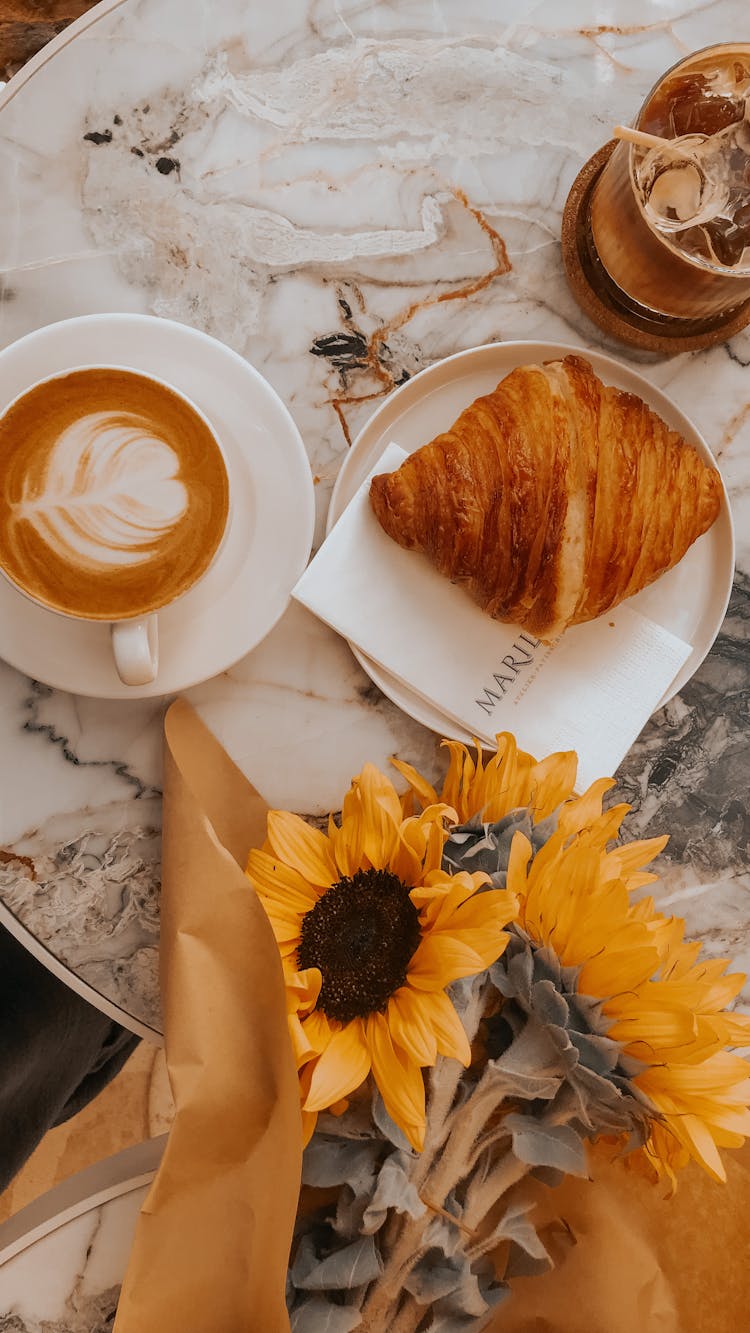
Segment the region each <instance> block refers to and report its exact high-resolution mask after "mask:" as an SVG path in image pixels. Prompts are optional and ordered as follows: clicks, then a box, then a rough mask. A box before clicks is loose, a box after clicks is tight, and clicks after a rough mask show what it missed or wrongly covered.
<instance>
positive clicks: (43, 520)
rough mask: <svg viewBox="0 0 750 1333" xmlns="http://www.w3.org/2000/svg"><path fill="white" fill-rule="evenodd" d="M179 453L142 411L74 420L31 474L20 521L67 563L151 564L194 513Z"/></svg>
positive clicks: (96, 414)
mask: <svg viewBox="0 0 750 1333" xmlns="http://www.w3.org/2000/svg"><path fill="white" fill-rule="evenodd" d="M179 471H180V462H179V459H178V457H177V455H176V454H175V452H174V450H173V449H172V448H171V447H170V446H169V444H167V442H166V441H165V440H163V439H160V438H159V436H158V435H157V434H156V433H155V430H154V426H153V423H152V422H150V421H147V420H146V419H145V418H142V417H139V416H137V415H136V414H135V413H131V412H122V413H118V414H115V413H110V412H93V413H91V414H90V415H89V416H86V417H83V418H82V419H81V420H80V421H74V422H73V423H72V424H71V425H70V426H68V427H67V429H66V430H64V431H63V432H62V434H61V435H60V436H59V438H58V440H57V442H56V443H55V444H54V445H53V447H52V449H51V450H50V452H49V454H48V455H47V459H46V465H45V467H44V470H43V471H42V472H41V475H38V476H37V475H35V476H31V475H27V476H26V477H25V478H24V484H23V490H22V494H21V499H20V502H19V504H18V505H17V507H16V509H15V514H14V517H15V518H17V519H25V520H26V521H27V522H28V523H29V524H30V525H31V526H32V527H33V528H34V529H35V530H36V532H37V534H38V536H39V537H40V538H41V539H42V540H43V541H44V542H46V543H47V545H48V546H49V547H50V548H51V550H52V551H54V553H55V555H56V556H57V557H58V558H59V559H64V560H68V561H71V562H73V563H75V564H81V565H85V566H88V567H89V568H97V567H99V568H102V569H106V568H109V567H112V566H119V565H134V564H139V563H142V562H143V561H146V560H149V559H150V558H151V554H152V552H153V550H154V547H155V546H156V545H157V544H158V542H159V541H160V540H161V539H162V538H163V537H164V536H165V535H166V534H167V533H168V532H169V531H170V530H171V529H172V528H174V527H175V525H176V524H177V523H178V522H179V520H180V519H181V518H182V516H183V514H184V513H185V510H186V509H187V503H188V496H187V490H186V487H185V485H184V484H183V482H182V481H181V480H180V477H179Z"/></svg>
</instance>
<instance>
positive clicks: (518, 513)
mask: <svg viewBox="0 0 750 1333" xmlns="http://www.w3.org/2000/svg"><path fill="white" fill-rule="evenodd" d="M721 494H722V487H721V480H720V478H719V474H718V472H717V471H716V469H715V468H712V467H708V466H707V465H706V464H705V463H704V462H703V460H702V458H701V457H700V456H699V455H698V454H697V453H696V451H695V449H693V448H692V446H691V445H689V444H687V443H686V441H685V440H683V439H682V437H681V436H680V435H678V434H677V432H676V431H673V430H670V428H669V427H668V426H667V425H666V424H665V423H664V422H663V421H662V420H661V418H660V417H658V416H657V415H656V413H655V412H652V411H651V409H650V408H649V407H647V406H646V404H645V403H644V402H642V400H641V399H640V398H638V397H637V396H636V395H635V394H632V393H624V392H623V391H622V390H621V389H615V388H613V387H611V386H608V385H605V384H603V383H602V381H601V380H600V379H599V377H598V376H597V375H596V374H595V373H594V371H593V370H592V368H591V366H590V365H589V363H588V361H586V360H584V359H583V358H582V357H580V356H566V357H565V359H564V360H563V361H552V362H548V363H547V364H546V365H543V366H521V367H519V368H518V369H517V370H514V371H512V372H511V374H509V375H508V376H507V377H506V379H504V380H502V382H501V383H500V384H498V386H497V388H496V389H494V390H493V392H492V393H489V394H487V395H486V396H485V397H483V398H477V399H476V401H475V402H473V403H472V404H471V406H470V407H467V408H466V410H465V411H464V412H462V413H461V415H460V417H459V418H458V420H457V421H456V422H455V423H454V425H453V426H452V428H451V429H450V430H449V431H446V432H445V434H443V435H438V436H437V437H436V438H435V439H434V440H433V441H432V442H431V443H430V444H427V445H425V446H424V447H423V448H422V449H418V450H417V452H416V453H414V454H412V455H410V457H409V458H407V459H405V460H404V462H403V463H402V465H401V467H400V468H399V469H398V470H397V471H396V472H391V473H386V474H384V475H381V476H377V477H373V480H372V483H371V487H370V500H371V503H372V507H373V509H374V511H375V513H376V515H377V517H378V520H379V521H380V523H381V525H382V527H383V528H384V529H385V531H386V532H387V533H388V535H389V536H390V537H392V538H393V539H394V541H397V542H398V543H399V545H400V546H403V547H405V548H406V549H407V550H413V551H423V552H424V553H425V554H426V555H427V556H428V557H429V559H430V560H431V561H432V563H433V564H434V565H435V566H436V568H437V569H438V570H439V571H440V573H441V574H444V575H445V576H446V577H447V578H449V579H451V580H453V581H454V582H456V583H460V584H462V585H463V586H464V587H465V588H466V589H467V591H468V592H469V593H470V594H471V596H472V597H473V598H474V600H475V601H476V602H478V604H479V605H480V606H481V607H482V609H483V610H484V611H486V612H487V613H488V614H489V615H491V616H493V617H495V619H497V620H504V621H509V622H511V623H512V624H515V625H520V626H522V627H523V628H524V629H527V630H529V631H530V632H531V633H532V634H534V635H535V636H536V637H537V638H541V639H547V640H549V639H553V638H555V637H556V636H557V635H558V634H561V633H562V631H563V630H565V629H567V627H568V626H569V625H577V624H580V623H581V622H583V621H586V620H593V619H594V618H595V617H596V616H600V615H603V614H604V613H605V612H607V611H610V610H611V609H612V608H613V607H614V606H617V605H618V603H619V602H621V601H623V600H624V598H626V597H632V596H633V594H635V593H637V592H640V590H641V589H642V588H645V587H646V586H647V585H648V584H649V583H653V581H654V579H657V578H658V577H659V575H660V574H663V573H664V572H665V571H666V570H668V569H671V568H672V567H673V566H674V565H676V564H677V562H678V560H681V559H682V557H683V555H684V554H685V552H686V551H687V549H688V547H689V546H690V545H691V544H692V543H693V542H694V541H695V540H696V538H697V537H700V536H701V534H702V533H704V532H705V531H706V530H707V529H708V528H709V527H710V526H711V524H712V523H713V521H714V519H715V518H716V516H717V515H718V513H719V509H720V506H721Z"/></svg>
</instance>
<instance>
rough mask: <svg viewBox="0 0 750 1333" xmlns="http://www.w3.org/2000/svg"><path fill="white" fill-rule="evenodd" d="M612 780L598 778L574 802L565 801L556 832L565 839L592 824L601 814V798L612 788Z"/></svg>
mask: <svg viewBox="0 0 750 1333" xmlns="http://www.w3.org/2000/svg"><path fill="white" fill-rule="evenodd" d="M614 785H615V780H614V778H598V779H597V781H596V782H592V784H591V786H590V787H588V788H587V790H586V791H585V792H584V793H583V796H579V797H578V799H577V800H575V801H567V802H566V804H565V805H564V806H563V808H562V810H561V811H560V818H559V819H558V821H557V828H558V832H559V833H561V834H562V835H563V837H565V838H569V837H570V835H571V833H578V832H579V830H580V829H583V828H586V826H587V825H588V824H591V823H593V821H594V820H595V819H598V818H599V816H600V815H601V813H602V798H603V797H604V794H605V792H608V791H609V790H610V788H611V787H614Z"/></svg>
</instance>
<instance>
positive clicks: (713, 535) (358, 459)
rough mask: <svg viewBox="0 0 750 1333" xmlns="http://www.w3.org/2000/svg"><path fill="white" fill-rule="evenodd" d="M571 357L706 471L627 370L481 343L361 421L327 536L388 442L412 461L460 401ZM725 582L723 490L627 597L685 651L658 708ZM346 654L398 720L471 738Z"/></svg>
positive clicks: (703, 649)
mask: <svg viewBox="0 0 750 1333" xmlns="http://www.w3.org/2000/svg"><path fill="white" fill-rule="evenodd" d="M570 352H576V353H578V354H579V355H580V356H584V357H585V358H586V360H587V361H589V362H590V364H591V365H592V366H593V368H594V370H595V371H596V373H597V375H599V377H600V379H602V380H603V381H604V382H605V384H614V385H617V387H618V388H621V389H628V390H630V391H631V392H632V393H636V394H638V395H639V397H640V398H642V399H643V400H644V402H646V403H648V405H649V407H651V408H653V410H654V411H655V412H658V414H659V416H660V417H662V419H663V420H664V421H666V422H667V424H668V425H670V426H672V427H673V428H674V429H675V430H677V431H679V432H680V434H681V435H682V436H683V437H684V438H685V439H686V440H688V441H689V443H690V444H692V445H693V446H694V447H695V449H697V451H698V452H699V453H700V454H701V455H702V457H703V458H705V460H706V462H707V463H711V464H714V465H715V460H714V458H713V455H712V454H711V451H710V449H709V447H708V445H707V444H706V441H705V440H704V439H703V437H702V435H701V434H700V432H699V431H698V430H697V429H696V427H695V426H694V425H693V423H692V422H691V421H689V420H688V418H687V417H686V416H685V415H684V413H683V412H681V411H680V409H679V408H678V407H677V406H676V404H675V403H673V402H672V400H671V398H668V397H667V396H666V394H664V393H662V392H661V390H660V389H656V388H654V386H653V385H652V384H649V382H648V380H646V379H644V378H643V376H641V375H639V374H638V373H637V372H636V371H635V370H632V369H631V367H630V366H626V365H622V364H621V363H620V362H619V361H615V360H614V359H613V358H612V357H609V356H603V355H602V354H601V353H600V352H591V351H588V350H587V349H586V348H580V347H566V346H563V345H562V344H560V343H541V342H508V343H490V344H489V345H487V346H485V347H473V348H470V349H469V351H466V352H457V353H456V355H455V356H449V357H447V358H446V360H444V361H438V362H437V363H436V364H435V365H434V366H430V367H428V369H427V370H423V371H420V373H419V374H418V375H415V376H414V378H413V379H412V380H409V381H408V383H406V384H403V385H402V386H401V388H399V389H396V390H395V392H394V393H392V394H390V396H389V397H388V398H387V399H386V400H385V402H384V403H383V404H382V405H381V407H379V408H378V410H377V412H375V413H374V414H373V416H371V417H370V420H369V421H368V422H367V424H366V426H365V427H364V429H363V430H361V431H360V433H359V435H358V436H357V438H356V440H355V441H354V443H353V445H352V448H351V450H350V452H349V454H348V455H347V457H346V459H345V460H344V464H343V467H342V468H341V471H340V472H339V475H338V478H337V481H336V485H335V487H334V490H333V494H332V496H331V504H330V508H329V511H328V531H330V529H331V528H332V527H333V524H334V523H335V522H336V520H337V518H339V516H340V515H341V513H342V511H343V510H344V509H345V508H346V506H347V504H348V503H349V501H350V500H351V499H352V497H353V495H354V494H355V492H356V491H357V489H358V487H359V486H361V484H362V482H363V480H364V478H365V477H366V476H367V473H368V472H369V471H370V469H371V468H372V467H374V465H375V463H376V462H377V460H378V458H379V457H380V455H381V454H382V453H383V451H384V449H385V448H386V445H388V444H389V443H390V442H391V441H395V443H396V444H400V445H401V448H402V449H405V450H406V451H407V453H413V452H414V451H415V450H416V449H419V448H421V446H422V445H423V444H428V443H429V441H430V440H431V439H433V438H434V436H435V435H438V434H439V433H440V432H441V431H444V430H447V429H448V427H449V426H450V425H451V424H452V422H453V421H455V419H456V417H457V416H458V415H459V413H460V412H461V411H463V409H464V408H465V407H468V405H469V403H471V402H473V400H474V399H475V398H478V397H479V395H480V394H484V393H488V392H489V391H490V390H491V389H494V387H495V385H496V384H497V383H498V381H499V380H501V379H503V378H504V377H505V376H506V375H507V374H508V373H509V372H510V371H511V370H514V369H515V367H516V366H523V365H530V364H532V363H534V362H540V361H551V360H555V359H557V358H559V357H563V356H566V355H567V354H568V353H570ZM733 574H734V530H733V526H732V516H731V511H730V508H729V500H728V498H727V495H726V491H725V493H724V504H723V505H722V509H721V513H720V514H719V517H718V519H717V520H716V522H715V523H714V524H713V526H712V527H711V528H710V529H709V531H708V532H707V533H705V534H704V536H703V537H700V538H699V539H698V541H697V542H694V544H693V545H692V546H691V547H690V550H689V551H688V552H687V554H686V555H685V556H684V557H683V559H682V560H681V561H680V563H679V565H676V566H675V568H674V569H672V570H670V571H669V572H668V573H667V574H664V575H662V577H661V578H660V579H658V580H657V582H656V583H654V584H652V585H651V586H650V587H649V588H645V589H644V590H643V592H640V593H638V594H637V596H636V597H633V598H632V599H631V603H632V605H633V606H634V607H635V608H636V610H638V611H640V612H641V613H642V614H643V615H645V616H648V617H649V618H650V619H651V620H654V621H656V622H657V623H658V624H660V625H663V626H664V627H665V628H666V629H668V630H671V631H672V633H673V634H676V635H678V636H679V638H681V639H684V640H685V641H686V642H687V643H690V644H692V646H693V651H692V653H691V654H690V656H689V658H688V659H687V661H686V662H685V665H684V666H683V668H682V670H681V671H680V673H679V675H678V676H677V677H676V678H675V680H674V681H673V682H672V685H671V687H670V689H669V690H668V691H667V693H666V694H665V695H664V697H663V698H662V699H661V700H660V704H659V706H660V707H661V705H662V704H665V703H667V701H668V700H669V699H671V698H672V697H673V695H675V694H676V693H677V692H678V690H680V689H681V688H682V686H683V685H684V684H685V682H686V681H688V680H689V679H690V677H691V676H692V675H693V673H694V672H695V671H697V669H698V667H699V666H700V664H701V662H702V661H703V659H704V657H705V656H706V654H707V653H708V651H709V649H710V647H711V645H712V643H713V642H714V639H715V638H716V635H717V634H718V632H719V628H720V626H721V623H722V621H723V619H724V615H725V613H726V609H727V603H728V601H729V594H730V592H731V589H732V577H733ZM350 647H351V649H352V652H353V653H354V655H355V657H356V658H357V659H358V660H359V662H360V663H361V664H362V666H363V667H364V670H365V671H366V672H367V674H368V676H370V678H371V679H372V680H373V681H374V682H375V684H376V685H377V686H378V687H379V688H380V689H381V690H382V691H383V693H384V694H387V695H388V697H389V698H390V699H392V700H393V702H394V703H395V704H398V706H399V708H403V710H404V712H406V713H409V714H410V716H411V717H413V718H416V720H417V721H418V722H421V723H423V724H424V726H426V727H431V728H432V730H433V731H438V732H440V733H441V734H442V735H445V736H449V737H452V738H454V739H458V740H464V741H470V740H471V737H470V736H469V735H468V733H467V732H465V731H463V729H462V728H460V727H459V726H457V724H456V723H455V722H452V721H450V720H449V719H448V718H446V717H445V715H444V714H443V713H441V712H440V711H439V710H438V709H437V708H435V707H433V706H432V705H430V704H429V703H426V702H425V700H424V699H422V698H420V696H419V695H417V694H415V693H414V692H413V691H412V690H410V689H408V687H407V686H405V685H403V684H401V682H400V681H397V680H396V679H395V678H394V677H393V676H391V674H390V673H389V672H388V671H386V670H384V669H383V668H382V667H380V666H378V665H377V664H376V663H375V662H373V661H372V660H371V659H370V658H369V657H367V656H366V655H365V654H364V653H362V652H360V650H359V649H358V648H357V647H356V646H355V645H354V644H350Z"/></svg>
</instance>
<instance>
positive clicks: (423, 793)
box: [391, 758, 438, 806]
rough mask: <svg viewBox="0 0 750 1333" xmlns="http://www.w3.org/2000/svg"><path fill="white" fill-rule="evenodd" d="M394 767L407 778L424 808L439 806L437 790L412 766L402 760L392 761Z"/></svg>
mask: <svg viewBox="0 0 750 1333" xmlns="http://www.w3.org/2000/svg"><path fill="white" fill-rule="evenodd" d="M391 763H392V764H393V767H394V768H395V769H397V770H398V772H399V773H400V774H401V776H402V777H404V778H406V781H407V782H408V784H409V786H410V787H411V789H412V791H413V792H414V793H415V794H416V795H417V796H418V797H419V800H420V802H421V803H422V805H423V806H425V805H436V804H437V799H438V796H437V792H436V791H435V788H434V787H433V786H432V785H431V784H430V783H429V782H428V781H427V779H426V778H423V777H422V775H421V773H418V772H417V770H416V768H412V766H411V764H405V763H404V761H403V760H402V759H394V758H392V759H391Z"/></svg>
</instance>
